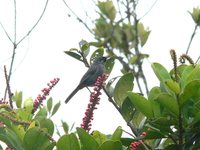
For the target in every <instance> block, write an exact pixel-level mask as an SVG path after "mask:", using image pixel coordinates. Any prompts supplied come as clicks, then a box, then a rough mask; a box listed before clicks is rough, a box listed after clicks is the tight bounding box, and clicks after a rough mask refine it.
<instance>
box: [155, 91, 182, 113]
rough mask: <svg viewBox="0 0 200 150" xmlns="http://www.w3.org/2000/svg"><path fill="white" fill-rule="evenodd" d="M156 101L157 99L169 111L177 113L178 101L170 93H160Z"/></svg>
mask: <svg viewBox="0 0 200 150" xmlns="http://www.w3.org/2000/svg"><path fill="white" fill-rule="evenodd" d="M156 101H158V102H159V103H160V104H161V105H162V106H163V107H165V108H166V109H167V110H169V112H171V113H174V114H175V115H177V116H178V115H179V107H178V102H177V100H176V99H174V98H173V97H172V96H171V95H169V94H167V93H161V94H160V95H159V96H158V97H157V99H156Z"/></svg>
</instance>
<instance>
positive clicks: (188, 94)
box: [179, 80, 200, 105]
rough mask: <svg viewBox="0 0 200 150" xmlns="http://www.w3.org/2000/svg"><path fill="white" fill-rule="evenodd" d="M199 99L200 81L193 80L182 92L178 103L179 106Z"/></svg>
mask: <svg viewBox="0 0 200 150" xmlns="http://www.w3.org/2000/svg"><path fill="white" fill-rule="evenodd" d="M199 98H200V80H193V81H191V82H189V83H188V84H187V85H186V86H185V88H184V89H183V92H182V93H181V95H180V98H179V103H180V105H182V104H184V103H185V102H186V101H188V100H191V99H196V100H197V99H199Z"/></svg>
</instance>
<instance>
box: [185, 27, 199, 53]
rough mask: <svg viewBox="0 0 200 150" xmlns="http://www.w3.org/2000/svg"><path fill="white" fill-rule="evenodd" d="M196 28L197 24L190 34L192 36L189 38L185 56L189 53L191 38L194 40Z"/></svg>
mask: <svg viewBox="0 0 200 150" xmlns="http://www.w3.org/2000/svg"><path fill="white" fill-rule="evenodd" d="M197 27H198V24H196V25H195V27H194V31H193V33H192V35H191V37H190V41H189V44H188V47H187V50H186V54H188V52H189V49H190V46H191V43H192V40H193V38H194V36H195V34H196V30H197Z"/></svg>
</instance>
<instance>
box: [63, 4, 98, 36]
mask: <svg viewBox="0 0 200 150" xmlns="http://www.w3.org/2000/svg"><path fill="white" fill-rule="evenodd" d="M63 3H64V4H65V6H66V7H67V8H68V9H69V10H70V11H71V13H72V14H73V15H74V16H75V17H76V19H77V20H78V21H79V22H80V23H82V24H83V25H84V26H85V27H86V29H88V31H89V32H90V33H92V34H93V35H94V33H93V32H92V30H91V29H90V28H89V27H88V25H87V24H86V23H85V22H84V21H83V20H82V19H81V18H80V17H78V15H77V14H76V13H75V12H74V11H73V10H72V9H71V8H70V7H69V5H68V4H67V3H66V2H65V0H63Z"/></svg>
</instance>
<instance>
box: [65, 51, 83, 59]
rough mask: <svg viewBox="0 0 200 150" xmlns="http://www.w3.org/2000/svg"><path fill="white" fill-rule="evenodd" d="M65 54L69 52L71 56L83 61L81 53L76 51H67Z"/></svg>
mask: <svg viewBox="0 0 200 150" xmlns="http://www.w3.org/2000/svg"><path fill="white" fill-rule="evenodd" d="M65 54H67V55H69V56H71V57H73V58H75V59H77V60H79V61H82V60H81V58H82V57H81V55H80V54H78V53H75V52H71V51H65Z"/></svg>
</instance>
